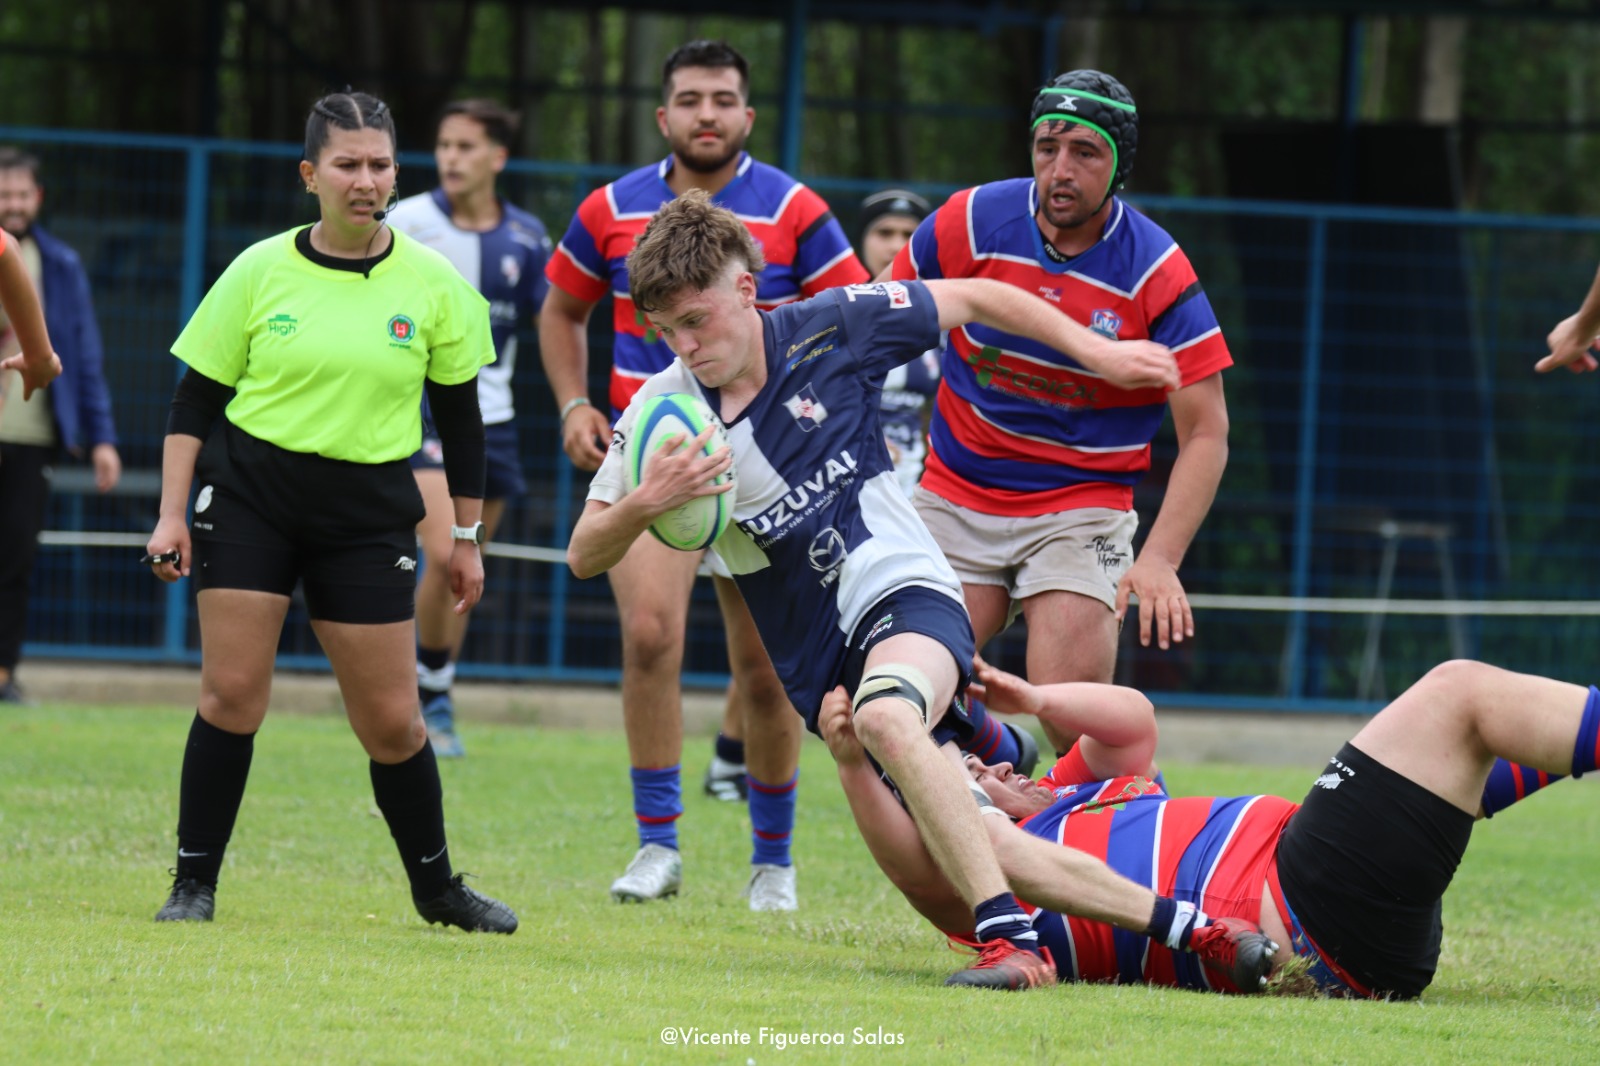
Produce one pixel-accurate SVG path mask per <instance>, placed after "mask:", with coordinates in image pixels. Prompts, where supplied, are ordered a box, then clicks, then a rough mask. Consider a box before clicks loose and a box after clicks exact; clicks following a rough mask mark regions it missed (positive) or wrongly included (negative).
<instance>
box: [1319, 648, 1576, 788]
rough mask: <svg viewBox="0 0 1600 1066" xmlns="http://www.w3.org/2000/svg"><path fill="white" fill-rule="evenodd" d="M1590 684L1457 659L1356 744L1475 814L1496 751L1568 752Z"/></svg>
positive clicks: (1431, 674) (1403, 697)
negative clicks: (1584, 684) (1585, 686)
mask: <svg viewBox="0 0 1600 1066" xmlns="http://www.w3.org/2000/svg"><path fill="white" fill-rule="evenodd" d="M1588 697H1589V692H1588V689H1586V688H1583V687H1582V686H1579V685H1572V684H1568V683H1567V682H1564V681H1555V680H1552V679H1550V678H1545V677H1535V676H1532V675H1529V674H1519V673H1513V672H1512V671H1509V670H1502V669H1500V668H1499V667H1496V666H1490V665H1488V664H1487V663H1479V662H1468V661H1464V660H1456V661H1453V662H1447V663H1442V664H1440V665H1439V666H1436V667H1434V668H1433V669H1432V670H1430V671H1428V673H1427V674H1425V675H1424V676H1423V677H1422V678H1421V679H1420V680H1419V681H1417V683H1416V684H1414V685H1412V686H1411V687H1410V688H1408V689H1407V690H1406V691H1405V692H1403V693H1401V694H1400V696H1399V697H1398V698H1396V699H1395V701H1394V702H1393V703H1391V704H1389V705H1388V706H1387V707H1385V708H1384V709H1383V710H1382V711H1380V712H1379V713H1378V714H1377V716H1376V717H1374V718H1373V719H1372V721H1370V722H1368V723H1367V724H1366V725H1365V726H1363V727H1362V728H1361V731H1360V732H1359V733H1357V734H1356V735H1355V736H1354V737H1353V738H1351V741H1350V743H1351V744H1353V745H1354V746H1355V747H1356V748H1358V749H1360V750H1361V751H1363V752H1365V753H1366V754H1367V755H1369V756H1371V757H1372V758H1373V759H1375V760H1377V761H1378V762H1380V763H1382V764H1383V765H1384V766H1387V767H1389V768H1390V769H1391V770H1394V771H1395V772H1396V773H1398V774H1400V775H1402V776H1403V777H1405V778H1407V779H1409V780H1411V781H1414V782H1416V783H1417V784H1419V785H1421V786H1422V787H1423V788H1426V789H1427V790H1428V791H1430V792H1432V793H1434V794H1435V795H1438V796H1442V797H1444V798H1445V799H1447V800H1449V801H1450V802H1451V803H1453V804H1455V805H1456V806H1457V807H1460V808H1461V809H1462V810H1464V811H1468V812H1476V811H1477V810H1478V806H1479V802H1480V800H1481V798H1482V794H1483V787H1484V784H1485V782H1486V780H1487V778H1488V774H1489V769H1490V767H1491V766H1492V765H1493V763H1494V757H1495V752H1496V750H1499V751H1502V752H1503V751H1506V750H1508V749H1510V750H1551V749H1554V750H1561V751H1566V750H1570V744H1571V737H1572V730H1573V726H1574V724H1575V723H1576V722H1577V721H1578V718H1579V716H1580V715H1581V714H1582V713H1583V708H1584V705H1585V704H1586V702H1587V701H1588Z"/></svg>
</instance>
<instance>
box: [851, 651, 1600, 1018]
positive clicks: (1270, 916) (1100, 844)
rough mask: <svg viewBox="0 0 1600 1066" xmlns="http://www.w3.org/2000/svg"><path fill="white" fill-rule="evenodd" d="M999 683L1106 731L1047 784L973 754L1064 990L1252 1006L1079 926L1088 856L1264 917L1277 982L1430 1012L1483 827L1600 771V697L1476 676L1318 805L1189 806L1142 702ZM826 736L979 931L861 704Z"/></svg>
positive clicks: (1005, 698) (1436, 679) (1176, 962)
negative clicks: (1164, 767)
mask: <svg viewBox="0 0 1600 1066" xmlns="http://www.w3.org/2000/svg"><path fill="white" fill-rule="evenodd" d="M977 679H978V682H979V689H980V691H982V692H983V694H984V697H985V698H986V699H987V700H988V702H989V705H990V706H991V707H994V708H995V709H997V710H1001V711H1005V712H1010V713H1019V714H1033V715H1036V716H1038V717H1039V718H1040V719H1041V720H1047V721H1053V722H1055V723H1056V724H1058V725H1063V726H1068V727H1070V728H1072V729H1075V730H1078V731H1081V732H1082V733H1083V734H1084V735H1083V738H1082V739H1081V740H1080V741H1079V742H1078V743H1077V744H1076V745H1075V746H1074V747H1073V749H1072V750H1071V751H1069V752H1068V753H1067V754H1066V755H1065V756H1063V757H1062V758H1061V759H1060V760H1059V761H1058V762H1057V763H1056V764H1055V766H1054V768H1053V769H1052V770H1051V771H1050V773H1049V774H1047V775H1046V776H1045V777H1043V778H1041V779H1040V780H1039V781H1037V782H1035V781H1029V780H1028V779H1026V778H1023V777H1019V776H1018V775H1016V774H1015V773H1013V772H1012V771H1011V768H1010V767H1009V766H1007V765H1005V764H1000V765H998V766H984V765H983V764H982V763H979V762H977V761H976V760H969V764H968V769H969V772H970V773H971V774H972V777H973V780H974V782H975V783H976V784H977V785H978V786H979V787H980V788H981V789H982V790H983V792H984V793H985V794H986V795H987V797H988V800H989V806H988V809H987V810H986V811H985V813H986V814H991V815H994V816H993V817H989V818H986V819H985V821H986V822H987V823H988V825H989V829H990V836H991V839H992V840H993V841H994V844H995V852H996V854H997V855H998V857H999V859H1000V863H1001V866H1002V868H1003V869H1004V870H1005V873H1006V876H1007V877H1008V879H1009V880H1010V882H1011V885H1012V887H1013V889H1014V890H1015V891H1016V892H1017V893H1018V894H1019V895H1020V896H1022V897H1023V898H1025V899H1026V900H1028V901H1030V906H1032V907H1035V908H1038V909H1036V910H1034V915H1033V925H1034V929H1035V930H1036V931H1037V932H1038V934H1039V940H1040V944H1041V945H1042V946H1043V947H1045V948H1046V949H1048V950H1049V951H1050V952H1051V953H1052V954H1053V955H1054V956H1055V961H1056V965H1057V967H1058V969H1059V970H1060V973H1061V974H1062V975H1063V976H1064V977H1067V978H1076V979H1078V980H1085V981H1119V982H1124V983H1127V982H1138V981H1143V982H1149V983H1151V984H1164V985H1178V986H1182V987H1186V988H1211V989H1215V990H1218V991H1232V990H1234V989H1235V988H1238V987H1239V986H1240V985H1241V984H1242V982H1241V981H1240V977H1241V976H1247V975H1245V974H1241V973H1240V972H1238V970H1239V968H1238V967H1235V972H1234V973H1233V974H1228V975H1224V974H1219V973H1218V972H1215V971H1209V972H1208V968H1207V967H1203V966H1200V965H1197V964H1196V962H1195V960H1194V959H1192V958H1189V957H1185V956H1183V955H1179V954H1175V953H1173V952H1171V951H1169V950H1167V949H1166V948H1164V947H1163V946H1162V945H1160V944H1158V943H1155V942H1152V941H1149V940H1147V939H1146V938H1144V937H1141V936H1138V935H1136V934H1133V933H1130V932H1125V931H1122V930H1118V929H1113V928H1111V927H1109V926H1107V925H1104V924H1101V923H1097V922H1093V921H1087V920H1084V919H1082V918H1079V917H1075V916H1074V917H1065V915H1076V914H1078V913H1080V910H1079V904H1080V903H1081V900H1079V899H1078V898H1077V897H1076V896H1074V895H1072V894H1070V893H1067V892H1063V891H1061V886H1062V885H1064V884H1069V883H1071V882H1070V881H1069V880H1068V879H1069V878H1071V877H1072V876H1074V872H1075V870H1076V868H1077V867H1078V865H1079V864H1080V863H1081V856H1080V854H1079V850H1075V849H1081V850H1082V851H1085V852H1088V853H1089V854H1092V855H1095V856H1103V857H1104V858H1105V860H1106V862H1107V863H1109V864H1110V865H1111V867H1112V868H1113V869H1115V870H1117V871H1119V872H1120V873H1122V874H1125V875H1127V876H1128V877H1130V878H1133V879H1135V880H1137V881H1139V882H1141V883H1143V884H1146V885H1152V886H1154V887H1155V888H1156V889H1157V890H1159V891H1161V892H1164V893H1168V894H1170V895H1171V896H1173V897H1175V898H1177V899H1182V900H1191V901H1194V902H1196V903H1198V904H1199V905H1200V906H1201V907H1202V908H1203V909H1204V910H1205V911H1206V912H1208V913H1210V914H1212V915H1213V916H1217V917H1218V918H1219V919H1221V920H1223V921H1227V920H1231V919H1238V918H1243V919H1249V920H1259V922H1260V924H1261V926H1262V928H1263V929H1264V930H1265V931H1266V933H1267V935H1268V936H1270V937H1272V938H1273V939H1274V940H1276V941H1277V943H1278V944H1281V945H1283V947H1282V948H1280V949H1278V951H1277V953H1276V956H1275V957H1274V958H1273V959H1272V964H1273V967H1274V969H1277V968H1279V967H1282V966H1284V965H1285V964H1287V963H1289V962H1290V960H1291V958H1292V957H1293V956H1299V957H1300V959H1301V960H1303V961H1300V962H1297V963H1295V967H1294V968H1295V969H1296V970H1303V973H1304V976H1305V978H1307V979H1309V981H1311V982H1313V983H1314V984H1315V985H1316V986H1317V987H1319V988H1321V989H1323V990H1324V991H1326V992H1329V993H1331V994H1335V995H1356V996H1373V997H1385V996H1392V997H1396V998H1410V997H1414V996H1417V995H1419V994H1421V992H1422V990H1423V989H1425V988H1426V987H1427V986H1428V984H1429V982H1430V981H1432V979H1433V975H1434V971H1435V969H1436V968H1437V966H1438V962H1439V943H1440V937H1441V931H1442V926H1441V921H1440V914H1441V908H1440V900H1441V898H1442V897H1443V895H1444V892H1445V889H1446V888H1448V887H1449V885H1450V879H1451V877H1452V876H1453V875H1454V873H1455V869H1456V866H1457V864H1458V863H1459V862H1460V861H1461V856H1462V854H1463V853H1464V851H1465V850H1466V846H1467V840H1468V837H1469V836H1470V835H1471V832H1472V823H1473V820H1474V818H1475V816H1477V815H1479V814H1490V815H1492V814H1493V813H1494V812H1495V811H1497V810H1499V809H1502V808H1504V807H1506V806H1508V805H1509V804H1511V803H1514V802H1516V801H1517V800H1519V799H1521V798H1523V797H1524V796H1526V795H1527V794H1529V793H1531V792H1533V791H1536V790H1537V789H1538V788H1541V787H1543V786H1544V785H1545V784H1548V783H1550V782H1551V781H1552V780H1557V779H1559V778H1558V775H1561V774H1565V773H1569V772H1571V773H1584V772H1587V771H1589V770H1593V769H1594V768H1595V765H1596V760H1597V757H1600V739H1597V735H1600V691H1597V690H1596V689H1595V688H1593V687H1591V688H1589V689H1587V690H1585V689H1583V688H1580V687H1578V686H1576V685H1569V684H1566V683H1564V682H1560V681H1552V680H1549V679H1547V678H1542V677H1532V676H1529V675H1526V674H1514V673H1511V672H1509V671H1506V670H1501V669H1499V668H1497V667H1493V666H1488V665H1485V664H1483V663H1477V662H1467V661H1455V662H1448V663H1445V664H1443V665H1442V666H1437V667H1435V668H1434V669H1433V670H1431V671H1430V672H1429V673H1428V674H1427V676H1425V677H1424V678H1422V680H1420V681H1418V682H1417V683H1416V684H1415V685H1413V686H1412V687H1411V688H1410V689H1408V690H1407V691H1406V692H1405V693H1404V694H1403V695H1401V696H1400V698H1398V699H1396V700H1395V701H1394V702H1393V703H1391V704H1389V706H1388V707H1386V708H1384V710H1383V711H1382V712H1380V713H1379V714H1378V715H1377V717H1375V718H1373V719H1372V721H1370V722H1368V723H1367V724H1366V725H1365V726H1364V727H1363V728H1362V729H1361V730H1360V731H1359V732H1358V733H1357V734H1356V735H1355V737H1354V738H1353V739H1352V740H1350V741H1349V742H1348V743H1346V744H1345V745H1344V747H1342V748H1341V749H1340V750H1339V753H1338V754H1337V755H1336V756H1334V757H1333V758H1332V759H1330V760H1329V761H1328V765H1327V767H1326V768H1325V770H1324V772H1323V773H1322V775H1321V776H1320V777H1318V778H1317V779H1316V780H1315V781H1314V782H1313V783H1312V786H1311V790H1310V792H1309V793H1308V794H1307V796H1306V798H1305V800H1304V801H1303V802H1301V803H1300V804H1298V805H1297V804H1294V803H1291V802H1290V801H1288V800H1285V799H1281V798H1279V797H1277V796H1239V797H1230V798H1224V797H1211V796H1201V797H1181V798H1173V797H1170V796H1168V795H1167V794H1166V793H1165V792H1164V791H1162V789H1161V788H1160V787H1159V786H1157V785H1156V784H1155V783H1154V782H1153V781H1151V780H1150V779H1149V778H1148V777H1147V776H1145V775H1147V774H1148V773H1149V772H1150V768H1151V759H1152V756H1153V754H1154V752H1155V744H1156V726H1155V718H1154V715H1153V714H1152V713H1151V709H1150V705H1149V703H1148V701H1146V700H1145V699H1144V697H1143V696H1141V695H1139V694H1138V693H1137V692H1134V691H1133V690H1131V689H1124V688H1119V687H1116V686H1102V685H1090V684H1057V685H1039V686H1035V685H1030V684H1028V683H1027V682H1026V681H1023V680H1022V679H1020V678H1017V677H1014V676H1012V675H1010V674H1007V673H1005V672H1003V671H1000V670H997V669H995V668H993V667H991V666H989V665H988V664H985V663H979V664H978V667H977ZM820 724H821V727H822V731H823V736H824V738H825V739H826V740H827V741H828V746H829V749H830V750H831V751H832V752H833V754H834V758H835V760H836V762H837V763H838V768H839V778H840V781H841V782H843V784H844V787H845V792H846V794H847V795H848V797H849V800H850V805H851V809H852V810H853V812H854V813H855V816H856V822H857V824H858V825H859V826H860V827H861V828H862V835H863V836H864V837H866V839H867V842H868V846H869V847H870V848H871V850H872V853H873V857H874V858H876V859H877V860H878V863H879V865H880V866H881V867H882V868H883V869H884V871H885V873H887V874H888V875H889V877H890V879H891V880H892V881H894V883H895V884H896V885H897V886H898V887H899V888H900V889H901V891H902V892H904V893H905V895H906V898H907V899H908V900H910V902H911V903H912V905H913V906H915V907H916V908H917V910H918V911H920V912H921V913H922V914H923V915H925V916H926V917H927V918H928V919H929V920H930V921H932V922H933V923H934V924H935V925H937V926H938V927H939V928H940V929H943V930H946V931H949V932H950V933H951V934H952V935H956V936H961V935H963V934H967V933H969V932H970V930H969V929H968V927H967V925H966V923H965V922H964V920H963V918H964V916H963V914H962V911H961V908H960V906H959V904H958V901H957V900H956V898H955V895H954V894H953V893H952V892H951V891H950V889H949V887H948V886H947V885H945V884H944V883H943V882H942V881H941V880H940V878H939V872H938V869H937V867H936V866H935V865H934V864H933V863H932V862H930V861H929V859H928V857H927V854H926V852H925V851H924V850H923V849H922V846H921V843H920V840H919V839H918V836H917V832H916V828H915V826H914V825H913V824H912V822H911V819H910V816H909V815H907V814H906V812H905V811H904V810H903V809H902V808H901V807H900V805H899V804H898V803H896V802H895V799H894V797H893V796H892V794H891V793H890V790H889V788H888V787H887V786H885V785H884V784H883V782H882V781H881V780H880V779H879V777H878V775H877V774H876V772H874V771H873V770H872V769H871V767H870V766H869V765H868V764H867V761H866V760H865V758H864V757H863V755H862V752H861V746H860V744H859V743H858V742H857V741H856V738H855V736H854V732H853V730H852V729H851V724H850V716H849V714H848V703H847V701H846V700H845V697H844V693H843V691H842V690H835V691H834V692H833V693H831V694H830V695H829V697H828V699H827V700H826V701H825V702H824V705H823V711H822V716H821V722H820ZM1045 842H1049V843H1048V844H1047V843H1045ZM1050 845H1056V846H1054V847H1052V846H1050ZM1240 955H1241V957H1242V955H1243V952H1242V951H1241V953H1240ZM1223 976H1227V977H1229V978H1230V979H1229V980H1220V979H1219V978H1220V977H1223Z"/></svg>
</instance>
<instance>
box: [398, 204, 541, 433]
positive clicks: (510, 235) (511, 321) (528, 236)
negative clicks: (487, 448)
mask: <svg viewBox="0 0 1600 1066" xmlns="http://www.w3.org/2000/svg"><path fill="white" fill-rule="evenodd" d="M388 218H389V223H390V225H392V226H394V228H395V229H397V230H400V231H402V232H403V233H405V234H407V235H409V236H410V237H412V238H414V239H415V240H416V241H418V242H419V243H421V244H426V245H427V246H428V247H430V248H432V249H433V250H434V251H436V252H440V253H442V254H443V255H444V257H445V258H446V259H448V260H450V262H451V263H453V264H454V265H455V268H456V269H457V270H459V271H460V272H461V276H462V277H464V278H466V279H467V281H469V282H470V283H471V284H472V286H473V287H474V288H476V289H477V290H478V291H479V292H481V293H483V295H484V297H485V298H486V299H487V300H488V301H489V322H490V326H491V327H492V329H493V331H494V350H495V361H494V362H493V363H492V364H490V365H489V366H486V367H484V368H483V370H481V371H480V372H479V374H478V406H479V407H480V408H482V409H483V421H484V424H485V425H491V426H492V425H495V424H496V423H499V422H509V421H511V419H512V416H513V415H514V414H515V413H516V412H515V411H514V409H513V408H512V403H511V373H512V371H513V370H514V369H515V368H516V362H517V323H518V322H528V321H531V320H532V319H533V316H534V315H536V314H538V313H539V305H540V304H542V303H543V302H544V294H545V290H546V289H547V288H548V285H549V283H548V282H546V281H545V279H544V267H545V263H546V262H548V261H549V259H550V235H549V234H548V233H547V232H545V228H544V223H543V222H540V221H539V220H538V219H537V218H535V217H534V216H532V215H530V214H529V213H528V212H526V211H524V210H522V209H521V208H519V207H514V206H512V205H511V204H508V203H506V202H504V201H501V203H500V224H499V225H498V226H496V227H495V228H494V229H492V230H487V231H485V232H483V233H475V232H473V231H471V230H464V229H462V228H461V227H459V226H457V225H456V224H455V223H454V222H452V221H450V200H449V198H448V197H446V196H445V194H444V190H443V189H435V190H433V191H432V192H427V193H419V194H417V195H416V196H408V197H406V198H405V199H404V200H401V201H400V202H399V203H398V204H396V205H395V207H394V210H393V211H392V212H390V213H389V216H388Z"/></svg>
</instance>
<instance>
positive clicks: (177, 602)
mask: <svg viewBox="0 0 1600 1066" xmlns="http://www.w3.org/2000/svg"><path fill="white" fill-rule="evenodd" d="M210 203H211V149H210V148H209V147H207V146H206V145H205V144H192V145H190V146H189V148H188V171H187V174H186V177H185V181H184V212H183V274H182V276H181V278H180V279H179V284H178V300H179V315H178V329H180V330H181V329H182V328H183V327H184V325H185V324H186V323H188V321H189V316H190V315H192V314H194V309H195V308H196V307H199V306H200V297H201V296H202V295H203V293H204V289H205V269H206V223H207V220H208V217H209V213H208V211H207V208H208V207H209V205H210ZM174 335H176V334H174ZM175 370H176V374H175V376H177V377H181V376H182V375H183V372H184V367H183V364H182V363H179V364H178V365H177V367H176V368H175ZM188 636H189V585H188V583H187V582H184V581H174V582H173V583H172V584H170V585H168V586H167V625H166V631H165V634H164V640H163V642H162V652H163V655H164V657H165V658H166V660H167V661H168V662H182V661H183V658H184V645H185V642H186V641H187V639H188Z"/></svg>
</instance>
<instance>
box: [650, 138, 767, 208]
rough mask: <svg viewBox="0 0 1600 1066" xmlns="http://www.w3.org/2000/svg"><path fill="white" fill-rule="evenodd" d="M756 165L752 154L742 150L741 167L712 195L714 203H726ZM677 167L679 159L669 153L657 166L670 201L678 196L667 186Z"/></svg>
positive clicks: (657, 171) (659, 176) (657, 175)
mask: <svg viewBox="0 0 1600 1066" xmlns="http://www.w3.org/2000/svg"><path fill="white" fill-rule="evenodd" d="M754 163H755V160H754V159H753V158H752V157H751V155H750V153H749V152H748V151H743V150H741V151H740V152H739V165H738V167H736V168H735V169H734V172H733V177H732V178H731V179H729V181H728V184H726V185H724V186H723V187H722V188H720V189H718V190H717V191H716V192H714V193H712V194H711V199H712V201H713V202H714V203H723V202H725V201H726V200H727V198H728V191H729V190H730V189H732V188H733V187H734V186H736V185H738V184H739V183H740V182H741V181H743V180H744V179H745V175H747V174H749V173H750V167H751V166H752V165H753V164H754ZM677 165H678V157H677V156H675V155H672V154H671V153H668V155H667V158H665V159H663V160H662V161H661V162H660V163H659V164H657V166H656V177H658V178H660V179H661V184H662V185H663V186H666V189H667V199H669V200H671V199H674V198H675V197H676V196H677V195H678V194H677V193H675V192H673V191H672V186H671V185H668V184H667V175H668V174H671V173H672V168H673V167H675V166H677Z"/></svg>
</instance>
